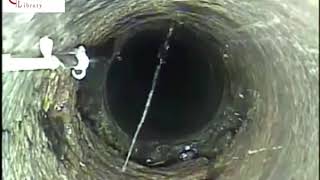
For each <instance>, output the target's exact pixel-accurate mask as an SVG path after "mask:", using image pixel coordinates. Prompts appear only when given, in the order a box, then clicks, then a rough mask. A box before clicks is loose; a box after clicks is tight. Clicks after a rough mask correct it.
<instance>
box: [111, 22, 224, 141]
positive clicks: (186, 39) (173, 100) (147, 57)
mask: <svg viewBox="0 0 320 180" xmlns="http://www.w3.org/2000/svg"><path fill="white" fill-rule="evenodd" d="M167 32H168V27H164V28H158V29H154V28H153V29H149V30H148V29H144V30H142V31H140V32H137V33H135V34H134V35H133V36H132V37H130V38H128V39H127V40H126V41H125V43H124V44H123V46H122V48H121V50H120V55H119V56H118V57H116V58H114V60H113V62H112V64H111V66H110V68H109V70H108V72H107V81H106V98H107V99H106V102H107V103H108V107H109V110H110V112H111V114H112V116H113V118H114V119H115V121H116V122H117V123H118V125H119V126H120V127H121V129H122V130H123V131H124V132H126V133H127V134H128V135H129V136H131V137H132V136H133V134H134V132H135V131H136V128H137V125H138V123H139V121H140V119H141V116H142V113H143V111H144V109H145V103H146V101H147V97H148V93H149V91H150V89H151V85H152V79H153V76H154V71H155V68H156V66H157V65H158V64H159V59H158V57H157V54H158V51H159V48H160V47H161V46H163V43H164V42H165V39H166V35H167ZM212 44H213V43H212V42H211V43H210V44H209V42H208V43H206V40H205V39H201V38H200V37H199V36H198V34H196V33H195V32H194V31H192V30H191V29H188V28H186V27H184V26H179V27H175V29H174V32H173V35H172V37H171V38H170V40H169V45H170V48H169V50H168V54H167V56H166V58H165V62H166V63H165V64H163V65H162V68H161V71H160V74H159V79H158V81H157V85H156V88H155V92H154V95H153V98H152V101H151V106H150V109H149V111H148V114H147V117H146V119H145V123H144V124H143V128H142V130H141V132H140V135H139V139H140V140H154V139H157V140H160V139H161V140H164V139H172V138H173V139H175V138H179V137H181V136H185V135H188V134H191V133H194V132H197V131H198V130H200V129H201V128H202V127H203V126H204V125H205V124H206V123H207V122H208V121H210V120H211V119H212V117H213V115H214V113H215V112H216V110H217V108H218V106H219V103H220V101H221V98H222V92H223V87H224V81H223V80H224V74H223V71H222V70H221V68H219V67H218V64H219V63H221V62H222V61H221V56H219V54H220V53H219V49H217V48H216V49H212Z"/></svg>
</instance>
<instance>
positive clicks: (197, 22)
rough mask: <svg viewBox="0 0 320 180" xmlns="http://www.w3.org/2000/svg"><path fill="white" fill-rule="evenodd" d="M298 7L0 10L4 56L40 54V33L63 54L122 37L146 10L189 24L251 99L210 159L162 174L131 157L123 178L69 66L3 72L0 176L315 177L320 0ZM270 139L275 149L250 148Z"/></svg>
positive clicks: (88, 4)
mask: <svg viewBox="0 0 320 180" xmlns="http://www.w3.org/2000/svg"><path fill="white" fill-rule="evenodd" d="M305 3H306V4H304V5H303V6H302V5H301V4H299V3H297V2H295V1H289V0H288V1H249V0H247V1H241V2H240V1H209V0H203V1H192V0H189V1H187V0H172V1H168V0H154V1H149V0H135V1H134V0H118V1H116V0H109V1H99V0H92V1H67V2H66V13H62V14H35V15H30V14H29V15H21V14H4V16H3V22H2V23H3V35H2V38H3V49H2V52H3V53H11V54H12V55H16V56H37V55H39V50H38V41H39V39H40V37H41V36H43V35H49V37H51V38H52V39H53V40H54V44H55V51H58V50H65V49H68V48H72V47H74V46H76V45H78V44H86V45H88V46H90V45H97V44H99V43H101V42H102V41H104V40H105V39H109V38H110V37H119V36H121V33H123V34H125V33H124V32H126V28H128V27H129V26H128V24H129V25H130V26H134V25H136V24H138V23H139V22H141V20H142V19H143V18H147V17H148V18H149V19H150V20H154V19H157V18H160V19H161V18H174V19H176V20H177V21H183V22H184V23H186V24H193V25H194V26H195V27H197V28H199V29H202V30H205V31H206V32H208V33H210V34H212V35H213V36H214V37H215V38H217V39H218V41H219V42H220V43H221V44H224V45H225V48H223V49H222V51H224V52H225V53H226V54H227V55H228V57H227V58H225V64H226V66H227V70H228V73H229V76H230V79H231V82H232V83H230V94H232V95H233V96H234V97H239V93H241V94H243V95H244V96H245V98H246V96H250V97H253V100H252V102H253V104H254V108H252V109H251V110H250V111H249V112H248V113H247V116H248V119H250V120H249V121H248V126H247V127H246V128H245V129H244V130H243V131H242V132H240V133H238V134H237V136H236V137H235V140H234V143H233V145H232V147H230V148H227V149H225V151H224V152H223V155H221V156H219V161H216V163H214V164H213V165H212V164H210V165H206V163H202V162H200V161H201V159H200V160H198V161H199V162H198V161H196V162H194V164H187V166H177V167H175V168H172V169H170V170H165V171H163V170H161V169H149V168H145V167H143V166H140V165H138V164H136V163H134V162H131V163H129V167H128V170H127V172H126V173H124V174H122V173H121V172H120V170H121V165H122V163H123V156H122V153H123V152H121V150H119V149H118V148H117V147H112V146H109V145H108V143H107V142H106V141H104V139H101V138H99V137H101V136H99V135H97V134H96V133H94V132H92V130H91V129H90V128H89V126H88V125H87V124H85V123H84V121H82V118H81V117H80V115H79V113H78V112H77V110H76V106H75V104H76V90H77V88H78V87H77V86H78V85H77V82H76V81H75V80H73V79H72V77H71V76H70V75H69V72H68V71H64V70H58V71H36V72H15V73H5V74H3V77H2V80H3V98H2V104H3V108H2V113H3V114H2V117H3V120H2V144H3V151H2V157H3V159H2V169H3V177H2V179H6V180H11V179H12V180H16V179H170V178H171V179H181V178H185V179H204V178H214V177H217V176H219V178H220V179H244V180H248V179H250V180H251V179H252V180H255V179H288V180H293V179H301V180H302V179H305V180H309V179H318V178H319V174H318V168H319V160H318V159H317V158H316V157H318V154H319V149H318V148H319V147H318V145H319V142H318V134H319V129H318V127H319V119H318V117H319V114H318V112H319V99H318V96H319V93H318V92H319V86H318V83H319V78H318V72H319V69H318V66H319V59H318V55H319V51H318V48H319V47H318V43H319V42H318V39H319V38H318V33H319V29H318V28H319V27H318V25H317V23H316V22H318V21H319V19H318V15H317V14H318V13H317V12H318V9H316V8H315V6H316V4H314V3H313V1H311V3H309V1H305ZM190 11H192V12H193V13H190ZM174 12H175V13H174ZM117 42H119V43H120V44H121V38H120V39H119V40H117ZM115 48H117V44H116V46H115ZM238 101H241V98H238V99H237V98H235V100H234V101H233V102H232V103H233V104H234V106H233V107H236V104H238V103H239V102H238ZM61 107H63V108H62V109H61ZM107 126H108V125H100V126H99V127H100V128H108V127H107ZM103 132H108V131H103ZM110 133H111V132H110ZM107 135H108V133H107ZM109 135H110V134H109ZM111 141H113V139H112V138H111ZM111 144H114V143H111ZM120 144H121V143H120ZM124 144H125V143H124ZM274 146H282V149H280V150H268V151H264V152H259V153H256V154H253V155H248V150H253V149H260V148H268V149H270V148H272V147H274Z"/></svg>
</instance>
